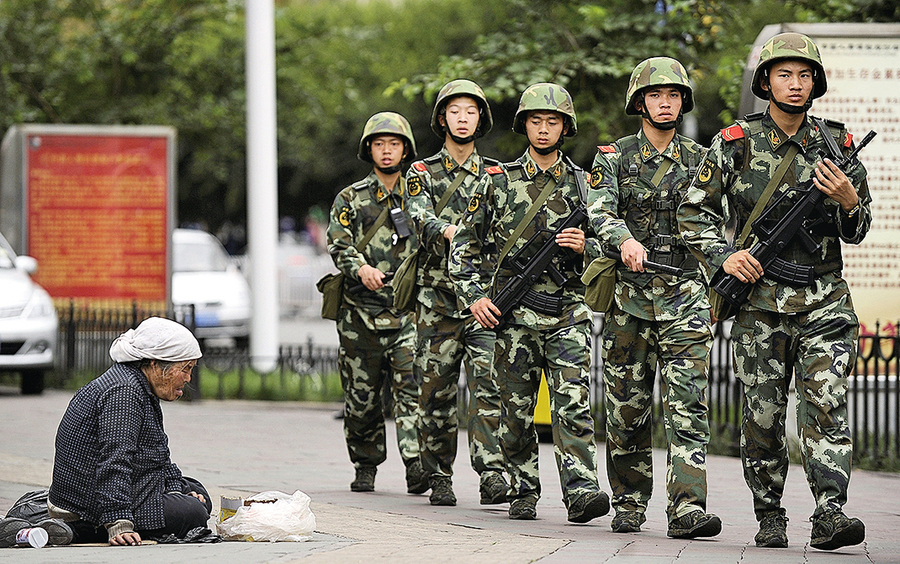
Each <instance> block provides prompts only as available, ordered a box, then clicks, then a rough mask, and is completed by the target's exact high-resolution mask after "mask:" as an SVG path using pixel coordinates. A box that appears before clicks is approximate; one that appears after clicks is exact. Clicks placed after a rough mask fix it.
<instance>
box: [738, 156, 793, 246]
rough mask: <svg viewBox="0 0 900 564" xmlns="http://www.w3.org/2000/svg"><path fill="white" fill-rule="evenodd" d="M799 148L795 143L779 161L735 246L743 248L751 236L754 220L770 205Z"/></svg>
mask: <svg viewBox="0 0 900 564" xmlns="http://www.w3.org/2000/svg"><path fill="white" fill-rule="evenodd" d="M799 150H800V147H799V146H797V145H795V144H792V145H791V146H790V147H788V150H787V153H785V154H784V158H783V159H781V163H779V164H778V168H776V169H775V174H773V175H772V178H771V179H769V184H767V185H766V189H765V190H763V193H762V195H761V196H760V197H759V200H757V202H756V205H755V206H754V207H753V211H751V212H750V217H748V218H747V223H745V224H744V229H742V230H741V236H740V237H738V238H737V241H735V245H734V246H735V248H736V249H741V248H743V246H744V241H746V240H747V237H748V236H750V229H751V228H752V227H753V222H754V221H756V218H758V217H759V215H760V214H761V213H762V212H763V209H765V207H766V206H767V205H768V203H769V200H771V199H772V194H774V193H775V189H776V188H778V185H779V184H781V181H782V179H783V178H784V175H785V174H787V169H788V167H789V166H790V165H791V163H792V162H794V157H796V156H797V151H799Z"/></svg>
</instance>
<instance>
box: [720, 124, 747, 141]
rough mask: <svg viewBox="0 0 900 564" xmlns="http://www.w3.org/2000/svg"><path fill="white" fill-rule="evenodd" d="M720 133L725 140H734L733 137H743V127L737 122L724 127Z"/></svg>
mask: <svg viewBox="0 0 900 564" xmlns="http://www.w3.org/2000/svg"><path fill="white" fill-rule="evenodd" d="M721 133H722V138H723V139H725V141H734V140H735V139H743V138H744V128H743V127H741V126H740V125H738V124H734V125H732V126H729V127H726V128H725V129H723V130H722V131H721Z"/></svg>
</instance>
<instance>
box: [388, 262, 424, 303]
mask: <svg viewBox="0 0 900 564" xmlns="http://www.w3.org/2000/svg"><path fill="white" fill-rule="evenodd" d="M418 271H419V250H418V249H416V250H415V251H414V252H412V253H410V255H409V256H407V257H406V258H405V259H403V262H401V263H400V266H398V267H397V270H395V271H394V280H393V281H392V282H391V286H393V287H394V307H395V308H396V309H399V310H400V311H414V310H415V308H416V294H418V290H419V287H418V286H417V285H416V274H417V273H418Z"/></svg>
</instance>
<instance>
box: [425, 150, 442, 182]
mask: <svg viewBox="0 0 900 564" xmlns="http://www.w3.org/2000/svg"><path fill="white" fill-rule="evenodd" d="M422 163H424V165H425V168H426V169H428V173H429V174H430V175H431V176H433V177H435V176H437V175H438V174H440V173H441V171H443V170H444V165H443V164H441V157H440V156H438V155H431V156H430V157H428V158H427V159H424V160H423V161H422Z"/></svg>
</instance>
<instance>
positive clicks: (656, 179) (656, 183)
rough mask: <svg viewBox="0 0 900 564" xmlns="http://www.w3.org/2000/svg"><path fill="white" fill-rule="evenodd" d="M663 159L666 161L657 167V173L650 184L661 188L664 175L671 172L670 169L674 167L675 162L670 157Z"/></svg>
mask: <svg viewBox="0 0 900 564" xmlns="http://www.w3.org/2000/svg"><path fill="white" fill-rule="evenodd" d="M663 161H665V162H663V164H662V165H660V167H659V168H658V169H656V174H654V175H653V178H651V179H650V184H652V185H653V187H654V188H659V183H660V182H662V179H663V176H665V175H666V173H667V172H669V169H670V168H672V163H673V162H674V161H672V159H670V158H664V159H663Z"/></svg>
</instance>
